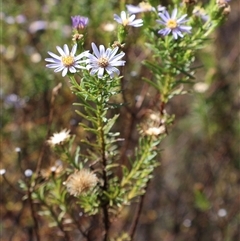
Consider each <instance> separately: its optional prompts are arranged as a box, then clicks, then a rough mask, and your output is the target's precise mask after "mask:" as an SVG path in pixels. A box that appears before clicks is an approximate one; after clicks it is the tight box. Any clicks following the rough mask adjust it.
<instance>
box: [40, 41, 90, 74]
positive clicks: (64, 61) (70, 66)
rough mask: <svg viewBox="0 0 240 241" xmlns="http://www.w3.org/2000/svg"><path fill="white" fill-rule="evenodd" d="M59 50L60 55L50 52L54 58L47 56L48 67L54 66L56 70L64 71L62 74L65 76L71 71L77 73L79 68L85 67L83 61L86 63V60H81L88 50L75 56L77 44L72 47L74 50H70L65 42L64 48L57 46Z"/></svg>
mask: <svg viewBox="0 0 240 241" xmlns="http://www.w3.org/2000/svg"><path fill="white" fill-rule="evenodd" d="M56 48H57V51H58V52H59V54H60V56H58V55H56V54H54V53H52V52H48V54H49V55H50V56H51V57H52V58H46V59H45V61H47V62H49V64H47V65H46V67H47V68H54V69H55V70H54V72H60V71H62V76H63V77H64V76H65V75H66V74H67V73H68V72H69V71H70V72H71V73H76V72H77V69H85V67H83V66H82V65H80V64H81V63H84V62H85V60H80V59H82V58H83V57H85V56H86V53H87V52H83V53H81V54H79V55H77V56H75V54H76V51H77V44H75V45H74V46H73V47H72V51H71V52H70V51H69V48H68V46H67V45H66V44H64V46H63V49H62V48H60V47H59V46H57V47H56Z"/></svg>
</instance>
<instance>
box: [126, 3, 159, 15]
mask: <svg viewBox="0 0 240 241" xmlns="http://www.w3.org/2000/svg"><path fill="white" fill-rule="evenodd" d="M126 7H127V11H128V12H129V13H143V12H150V11H155V8H154V7H152V5H150V3H146V2H140V3H139V4H138V6H134V5H131V4H128V5H126Z"/></svg>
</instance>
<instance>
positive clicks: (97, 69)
mask: <svg viewBox="0 0 240 241" xmlns="http://www.w3.org/2000/svg"><path fill="white" fill-rule="evenodd" d="M92 49H93V54H90V53H88V54H87V57H88V59H87V60H86V63H87V66H86V68H87V69H88V70H90V69H91V71H90V74H91V75H94V74H96V73H98V74H97V75H98V78H100V79H101V78H102V77H103V75H104V71H106V72H107V73H108V74H109V75H110V77H111V78H113V77H114V76H118V75H119V74H120V71H119V70H118V69H117V68H116V67H115V66H123V65H124V64H125V62H126V61H124V60H120V59H121V58H122V57H123V56H124V55H125V53H123V52H121V53H119V54H117V51H118V47H116V48H114V49H111V48H107V49H106V50H105V47H104V46H103V45H100V46H99V50H98V48H97V46H96V45H95V43H92ZM116 54H117V55H116Z"/></svg>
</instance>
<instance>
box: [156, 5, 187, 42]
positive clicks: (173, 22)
mask: <svg viewBox="0 0 240 241" xmlns="http://www.w3.org/2000/svg"><path fill="white" fill-rule="evenodd" d="M158 15H159V17H160V18H161V19H162V20H156V21H157V22H158V23H160V24H162V25H165V28H164V29H161V30H159V31H158V33H159V34H162V35H164V36H166V35H168V34H170V33H171V32H172V34H173V37H174V38H175V39H177V38H178V36H179V37H181V38H182V37H183V34H182V33H183V32H186V33H191V29H192V27H191V26H185V25H182V24H183V23H185V22H187V21H188V20H187V19H185V18H186V17H187V14H185V15H183V16H182V17H180V18H178V19H177V9H176V8H175V9H174V10H173V12H172V15H171V16H170V15H169V13H168V11H165V12H163V13H159V14H158Z"/></svg>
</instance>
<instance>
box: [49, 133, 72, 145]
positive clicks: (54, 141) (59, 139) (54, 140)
mask: <svg viewBox="0 0 240 241" xmlns="http://www.w3.org/2000/svg"><path fill="white" fill-rule="evenodd" d="M69 132H70V130H66V129H64V130H62V131H61V132H59V133H54V134H53V135H52V136H51V137H50V138H49V140H47V143H48V144H49V145H50V146H52V147H54V146H56V145H62V144H64V143H65V142H66V141H68V140H69V138H70V134H69Z"/></svg>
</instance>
